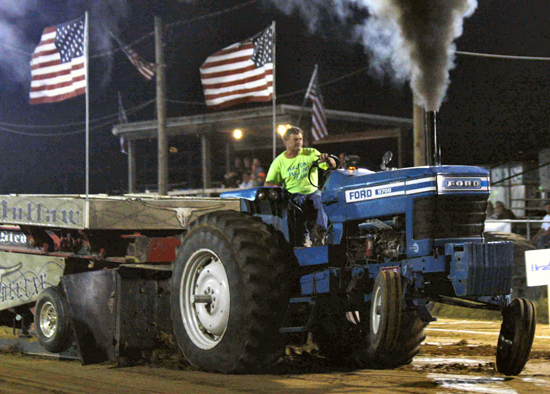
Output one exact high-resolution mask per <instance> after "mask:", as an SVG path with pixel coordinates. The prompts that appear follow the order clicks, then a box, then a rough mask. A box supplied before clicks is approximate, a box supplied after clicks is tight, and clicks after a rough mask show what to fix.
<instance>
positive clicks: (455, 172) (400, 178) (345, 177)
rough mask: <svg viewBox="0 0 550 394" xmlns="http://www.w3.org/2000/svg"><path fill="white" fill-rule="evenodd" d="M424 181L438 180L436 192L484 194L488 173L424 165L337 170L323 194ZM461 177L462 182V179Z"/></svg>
mask: <svg viewBox="0 0 550 394" xmlns="http://www.w3.org/2000/svg"><path fill="white" fill-rule="evenodd" d="M425 178H429V179H433V180H434V181H436V180H437V184H438V187H439V189H448V190H455V189H460V190H468V189H472V188H473V189H475V188H479V189H480V191H481V190H484V191H486V190H488V187H489V171H487V170H486V169H484V168H481V167H474V166H433V167H428V166H426V167H411V168H400V169H396V170H388V171H379V172H373V171H369V170H366V169H361V168H360V169H357V170H337V171H334V172H333V173H332V174H331V175H330V177H329V179H328V180H327V182H326V183H325V186H324V187H323V191H325V192H329V191H331V190H334V191H336V190H339V189H351V188H354V187H366V186H370V185H373V186H374V185H378V184H387V183H395V182H406V181H414V180H417V179H418V180H422V179H425ZM461 178H465V179H464V180H461ZM465 182H466V183H465ZM467 182H470V183H467ZM471 182H473V184H472V183H471Z"/></svg>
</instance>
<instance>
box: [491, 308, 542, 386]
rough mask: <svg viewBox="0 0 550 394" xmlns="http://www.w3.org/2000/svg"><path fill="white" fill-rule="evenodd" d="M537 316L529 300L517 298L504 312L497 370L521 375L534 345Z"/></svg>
mask: <svg viewBox="0 0 550 394" xmlns="http://www.w3.org/2000/svg"><path fill="white" fill-rule="evenodd" d="M536 324H537V316H536V312H535V306H534V305H533V303H532V302H531V301H529V300H526V299H523V298H516V299H515V300H513V301H512V303H511V304H510V305H509V306H507V307H506V309H505V310H504V312H503V320H502V325H501V327H500V335H499V337H498V345H497V370H498V371H499V372H500V373H503V374H505V375H509V376H510V375H519V374H520V372H521V371H522V370H523V367H525V364H526V363H527V360H528V359H529V353H530V352H531V347H532V346H533V338H534V337H535V328H536Z"/></svg>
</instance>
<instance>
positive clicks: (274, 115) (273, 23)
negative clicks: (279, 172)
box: [271, 21, 277, 160]
mask: <svg viewBox="0 0 550 394" xmlns="http://www.w3.org/2000/svg"><path fill="white" fill-rule="evenodd" d="M271 28H272V29H273V100H272V102H273V160H275V157H277V91H276V89H275V86H276V81H277V80H276V79H275V75H276V74H275V64H276V61H275V48H276V45H275V42H276V37H275V21H273V22H272V23H271Z"/></svg>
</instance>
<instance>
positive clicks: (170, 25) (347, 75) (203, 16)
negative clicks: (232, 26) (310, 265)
mask: <svg viewBox="0 0 550 394" xmlns="http://www.w3.org/2000/svg"><path fill="white" fill-rule="evenodd" d="M257 1H258V0H249V1H246V2H243V3H241V4H237V5H235V6H233V7H229V8H226V9H223V10H219V11H216V12H212V13H209V14H206V15H201V16H198V17H195V18H191V19H183V20H180V21H176V22H172V23H169V24H167V25H166V26H165V28H166V29H169V28H173V27H176V26H181V25H187V24H190V23H193V22H197V21H200V20H204V19H208V18H213V17H216V16H219V15H223V14H226V13H230V12H233V11H236V10H239V9H241V8H244V7H247V6H249V5H252V4H253V3H256V2H257ZM154 34H155V33H154V31H152V32H150V33H147V34H145V35H144V36H142V37H140V38H138V39H137V40H134V41H132V42H131V43H130V44H128V46H130V47H131V46H135V45H137V44H139V43H141V42H142V41H144V40H146V39H147V38H149V37H153V36H154ZM0 45H3V46H6V47H8V48H10V49H13V50H15V51H18V52H21V53H24V54H26V55H32V53H29V52H26V51H24V50H21V49H19V48H16V47H13V46H11V45H9V44H6V43H0ZM120 51H122V49H121V48H116V49H112V50H109V51H106V52H102V53H98V54H96V55H93V56H90V58H99V57H105V56H110V55H112V54H114V53H117V52H120ZM455 53H456V54H458V55H465V56H477V57H488V58H499V59H513V60H536V61H549V60H550V57H540V56H539V57H537V56H518V55H501V54H491V53H481V52H470V51H455ZM367 69H368V67H363V68H361V69H359V70H355V71H352V72H350V73H348V74H345V75H343V76H340V77H338V78H335V79H333V80H330V81H327V82H324V83H321V84H319V86H320V87H323V86H328V85H331V84H333V83H336V82H339V81H341V80H344V79H347V78H349V77H351V76H353V75H356V74H360V73H362V72H364V71H365V70H367ZM306 90H307V89H300V90H296V91H293V92H289V93H285V94H281V95H278V97H279V98H287V97H291V96H294V95H297V94H300V93H304V92H305V91H306ZM154 101H155V100H150V101H148V102H146V103H144V104H142V105H139V106H136V107H134V108H136V111H137V110H139V109H141V108H143V107H145V106H147V105H150V104H151V103H152V102H154ZM166 101H168V102H173V103H178V104H189V105H205V104H204V103H202V102H192V101H179V100H168V99H167V100H166ZM134 108H132V109H130V110H128V111H133V110H134ZM132 113H133V112H132ZM117 116H118V113H117V114H111V115H106V116H103V117H100V118H95V119H92V120H91V121H90V122H92V123H95V122H101V121H103V120H107V119H113V118H116V117H117ZM83 124H85V122H84V121H82V122H73V123H67V124H61V125H44V126H35V125H20V124H10V123H5V122H0V126H7V127H18V128H28V129H33V128H59V127H68V126H78V125H83ZM0 130H4V131H7V132H12V133H18V132H17V131H16V130H11V129H8V128H6V127H1V128H0ZM81 132H83V131H80V130H79V131H74V132H69V133H61V134H51V135H50V134H38V133H37V134H36V135H37V136H63V135H70V134H76V133H81ZM19 133H20V134H24V135H35V134H33V133H24V132H19Z"/></svg>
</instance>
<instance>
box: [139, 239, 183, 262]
mask: <svg viewBox="0 0 550 394" xmlns="http://www.w3.org/2000/svg"><path fill="white" fill-rule="evenodd" d="M180 244H181V240H180V239H179V238H176V237H163V238H151V243H150V246H149V254H148V257H147V262H148V263H171V262H173V261H175V260H176V250H177V247H178V246H180Z"/></svg>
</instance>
